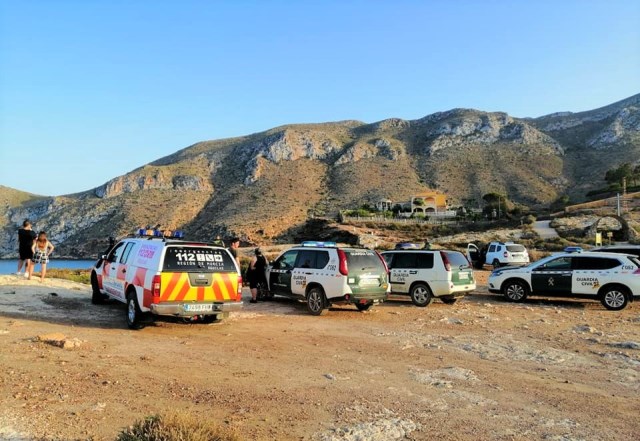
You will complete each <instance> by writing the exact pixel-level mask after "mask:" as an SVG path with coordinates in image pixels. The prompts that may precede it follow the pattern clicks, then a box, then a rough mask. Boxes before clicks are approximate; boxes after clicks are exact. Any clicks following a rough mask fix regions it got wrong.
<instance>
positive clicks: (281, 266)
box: [269, 250, 299, 296]
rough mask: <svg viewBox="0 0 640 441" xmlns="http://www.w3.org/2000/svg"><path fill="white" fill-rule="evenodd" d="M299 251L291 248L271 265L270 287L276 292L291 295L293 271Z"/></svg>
mask: <svg viewBox="0 0 640 441" xmlns="http://www.w3.org/2000/svg"><path fill="white" fill-rule="evenodd" d="M298 252H299V251H298V250H289V251H287V252H286V253H284V254H283V255H282V256H280V257H278V259H276V261H275V262H273V264H272V265H271V269H270V271H269V289H270V290H271V292H273V293H274V294H281V295H285V296H290V295H291V273H292V272H293V269H294V267H295V263H296V259H297V257H298Z"/></svg>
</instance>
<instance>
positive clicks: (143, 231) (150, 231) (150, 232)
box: [138, 228, 184, 239]
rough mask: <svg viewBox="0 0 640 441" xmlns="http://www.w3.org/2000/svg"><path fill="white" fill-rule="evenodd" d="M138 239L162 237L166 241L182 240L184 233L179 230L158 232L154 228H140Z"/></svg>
mask: <svg viewBox="0 0 640 441" xmlns="http://www.w3.org/2000/svg"><path fill="white" fill-rule="evenodd" d="M138 236H140V237H164V238H167V239H182V238H183V237H184V233H183V232H182V231H179V230H158V229H155V228H140V229H139V230H138Z"/></svg>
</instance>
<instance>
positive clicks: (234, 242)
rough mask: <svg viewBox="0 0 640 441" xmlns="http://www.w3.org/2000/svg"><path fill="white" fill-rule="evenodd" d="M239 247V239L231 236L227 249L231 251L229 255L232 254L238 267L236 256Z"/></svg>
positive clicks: (238, 261) (238, 258) (238, 260)
mask: <svg viewBox="0 0 640 441" xmlns="http://www.w3.org/2000/svg"><path fill="white" fill-rule="evenodd" d="M239 247H240V239H238V238H237V237H234V238H232V239H231V242H230V244H229V251H230V252H231V255H232V256H233V258H234V259H236V262H237V263H238V267H240V257H238V248H239Z"/></svg>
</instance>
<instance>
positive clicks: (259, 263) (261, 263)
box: [247, 248, 269, 303]
mask: <svg viewBox="0 0 640 441" xmlns="http://www.w3.org/2000/svg"><path fill="white" fill-rule="evenodd" d="M254 254H255V256H253V258H252V259H251V263H249V270H248V271H247V275H248V276H249V288H251V300H250V301H249V302H250V303H256V302H257V301H258V285H260V284H261V285H262V289H267V277H266V276H265V270H266V269H267V265H268V264H269V262H267V258H266V257H264V255H263V254H262V250H260V248H256V249H255V251H254Z"/></svg>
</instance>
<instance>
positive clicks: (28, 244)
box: [16, 219, 36, 277]
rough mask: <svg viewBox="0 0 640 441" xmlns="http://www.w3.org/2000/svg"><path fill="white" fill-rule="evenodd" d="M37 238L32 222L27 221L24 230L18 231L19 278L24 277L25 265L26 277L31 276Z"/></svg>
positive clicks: (23, 225)
mask: <svg viewBox="0 0 640 441" xmlns="http://www.w3.org/2000/svg"><path fill="white" fill-rule="evenodd" d="M35 238H36V232H35V231H33V230H32V227H31V222H30V221H29V219H25V220H24V222H23V223H22V228H20V229H19V230H18V272H17V273H16V274H17V275H18V276H21V275H22V266H23V265H24V275H25V277H29V274H31V266H32V262H31V259H33V249H32V245H33V241H34V240H35Z"/></svg>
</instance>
